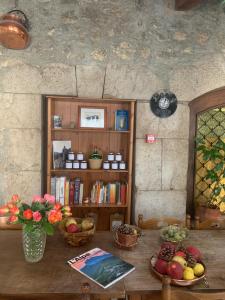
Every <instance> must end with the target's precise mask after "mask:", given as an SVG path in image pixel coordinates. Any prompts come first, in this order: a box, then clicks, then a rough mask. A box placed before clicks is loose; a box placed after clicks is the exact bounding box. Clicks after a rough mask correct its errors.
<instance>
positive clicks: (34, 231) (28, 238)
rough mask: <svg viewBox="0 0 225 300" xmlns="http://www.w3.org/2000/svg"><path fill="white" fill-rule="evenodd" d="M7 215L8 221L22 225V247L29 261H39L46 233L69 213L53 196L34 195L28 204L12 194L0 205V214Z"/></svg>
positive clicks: (66, 207) (68, 208)
mask: <svg viewBox="0 0 225 300" xmlns="http://www.w3.org/2000/svg"><path fill="white" fill-rule="evenodd" d="M1 215H2V216H8V223H11V224H22V225H23V248H24V254H25V258H26V260H27V261H29V262H37V261H39V260H40V259H41V258H42V256H43V253H44V249H45V242H46V234H47V235H53V233H54V225H55V224H57V223H58V222H60V221H61V220H62V219H63V217H67V216H70V215H71V212H70V207H69V206H62V205H61V204H60V203H59V202H56V201H55V197H54V196H52V195H49V194H45V195H44V197H41V196H40V195H35V196H34V197H33V201H32V202H31V203H30V204H27V203H24V202H22V201H21V199H20V198H19V196H18V195H13V196H12V198H11V201H9V202H8V203H7V204H6V205H4V206H2V207H0V216H1Z"/></svg>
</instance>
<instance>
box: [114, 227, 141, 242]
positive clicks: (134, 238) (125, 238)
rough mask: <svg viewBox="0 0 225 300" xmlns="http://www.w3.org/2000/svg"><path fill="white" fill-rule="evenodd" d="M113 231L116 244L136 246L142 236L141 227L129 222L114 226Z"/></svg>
mask: <svg viewBox="0 0 225 300" xmlns="http://www.w3.org/2000/svg"><path fill="white" fill-rule="evenodd" d="M113 232H114V239H115V242H116V244H117V245H119V246H122V247H127V248H129V247H133V246H135V245H136V244H137V242H138V238H139V237H140V236H141V230H140V228H138V227H137V226H134V225H129V224H121V225H119V226H114V227H113Z"/></svg>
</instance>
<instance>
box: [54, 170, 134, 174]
mask: <svg viewBox="0 0 225 300" xmlns="http://www.w3.org/2000/svg"><path fill="white" fill-rule="evenodd" d="M51 173H55V174H67V173H73V174H76V173H128V170H102V169H100V170H91V169H84V170H82V169H52V170H51Z"/></svg>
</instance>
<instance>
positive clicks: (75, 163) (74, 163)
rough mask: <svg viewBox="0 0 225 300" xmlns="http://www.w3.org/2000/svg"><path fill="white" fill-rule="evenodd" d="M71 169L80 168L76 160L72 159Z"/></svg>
mask: <svg viewBox="0 0 225 300" xmlns="http://www.w3.org/2000/svg"><path fill="white" fill-rule="evenodd" d="M73 169H80V163H79V161H78V160H74V161H73Z"/></svg>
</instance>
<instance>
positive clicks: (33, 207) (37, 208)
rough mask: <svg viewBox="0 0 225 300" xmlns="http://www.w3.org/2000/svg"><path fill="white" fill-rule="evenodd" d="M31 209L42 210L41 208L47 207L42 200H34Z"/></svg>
mask: <svg viewBox="0 0 225 300" xmlns="http://www.w3.org/2000/svg"><path fill="white" fill-rule="evenodd" d="M31 209H32V211H40V210H44V209H45V207H44V205H43V204H41V203H40V202H33V203H32V205H31Z"/></svg>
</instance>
